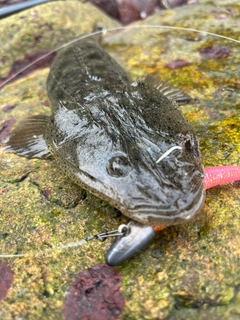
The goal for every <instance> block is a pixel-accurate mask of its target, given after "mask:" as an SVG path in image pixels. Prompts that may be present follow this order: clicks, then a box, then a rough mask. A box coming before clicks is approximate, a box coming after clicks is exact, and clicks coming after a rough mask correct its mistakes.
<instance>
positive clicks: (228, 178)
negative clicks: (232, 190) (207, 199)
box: [203, 166, 240, 190]
mask: <svg viewBox="0 0 240 320" xmlns="http://www.w3.org/2000/svg"><path fill="white" fill-rule="evenodd" d="M204 172H205V176H204V180H203V185H204V189H205V190H207V189H210V188H213V187H216V186H218V185H219V184H223V183H228V182H233V181H237V180H240V166H220V167H209V168H205V169H204Z"/></svg>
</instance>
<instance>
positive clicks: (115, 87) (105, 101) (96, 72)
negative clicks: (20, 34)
mask: <svg viewBox="0 0 240 320" xmlns="http://www.w3.org/2000/svg"><path fill="white" fill-rule="evenodd" d="M47 90H48V97H49V100H50V104H51V108H52V114H51V116H50V117H44V116H38V117H31V118H29V119H27V120H25V122H24V123H23V124H20V125H19V127H18V128H16V129H15V131H13V133H12V135H11V136H10V138H9V139H8V141H7V142H6V146H5V148H6V150H7V151H11V152H15V153H17V154H19V155H22V156H27V157H39V158H47V157H49V156H50V153H51V155H52V156H53V157H54V158H55V159H56V160H57V162H58V164H59V166H60V167H61V168H62V169H63V170H64V171H65V173H66V174H67V175H68V176H69V177H70V178H71V179H72V180H73V181H75V182H76V183H77V184H79V185H80V186H82V187H84V188H85V189H87V190H89V191H90V192H92V193H93V194H95V195H96V196H98V197H100V198H102V199H104V200H107V201H108V202H109V203H110V204H111V205H113V206H114V207H116V208H118V209H119V210H120V211H121V212H122V213H123V214H124V215H126V216H128V217H129V218H132V219H133V220H135V221H138V222H140V223H142V224H155V225H165V226H167V225H173V224H178V223H183V222H187V221H189V219H191V218H192V217H193V216H194V215H195V214H196V213H197V212H198V211H199V210H200V209H201V207H202V204H203V202H204V197H205V192H204V188H203V165H202V159H201V155H200V152H199V146H198V140H197V138H196V136H195V133H194V131H193V129H192V127H191V125H190V123H189V121H188V120H187V119H186V118H185V116H184V115H183V114H182V112H181V111H180V109H179V108H178V103H181V102H185V101H186V100H187V99H188V96H186V95H184V93H183V92H181V91H180V90H178V89H176V88H173V87H171V86H169V85H168V84H166V83H164V82H162V81H161V80H159V79H157V78H155V77H152V76H147V77H146V79H145V81H141V82H140V81H137V82H132V80H131V79H130V77H129V75H128V74H127V73H126V71H125V70H124V69H123V68H122V67H121V66H120V65H119V64H118V63H117V62H116V61H115V60H114V59H113V58H111V57H110V56H109V55H108V54H107V53H106V52H105V51H104V50H103V49H102V48H101V47H100V46H98V45H97V44H96V43H94V42H93V41H90V40H85V41H78V42H76V43H74V44H71V45H69V46H68V47H66V48H64V49H62V50H61V51H60V52H59V53H58V55H57V56H56V58H55V60H54V62H53V64H52V66H51V70H50V73H49V77H48V81H47ZM20 136H21V139H20V138H19V137H20ZM33 136H34V137H35V138H34V139H33ZM175 146H178V147H181V150H175V151H173V152H172V153H170V154H169V155H168V156H166V157H165V158H164V159H162V160H161V161H160V162H158V163H157V160H158V159H159V157H160V156H161V155H162V154H164V153H165V152H167V151H168V150H169V149H170V148H172V147H175ZM179 149H180V148H179ZM49 151H50V153H49Z"/></svg>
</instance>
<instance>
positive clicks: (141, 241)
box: [105, 222, 155, 266]
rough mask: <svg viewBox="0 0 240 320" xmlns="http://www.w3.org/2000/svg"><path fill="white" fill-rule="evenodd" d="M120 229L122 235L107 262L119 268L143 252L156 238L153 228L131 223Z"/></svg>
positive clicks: (106, 259)
mask: <svg viewBox="0 0 240 320" xmlns="http://www.w3.org/2000/svg"><path fill="white" fill-rule="evenodd" d="M123 226H124V229H123V230H119V229H121V227H122V226H120V227H119V228H118V232H119V233H121V234H122V235H119V236H117V238H116V240H114V242H113V243H112V245H111V247H110V249H109V250H108V252H107V254H106V256H105V261H106V263H107V264H108V265H109V266H117V265H119V264H121V263H122V262H124V261H125V260H128V259H130V258H131V257H132V256H134V255H135V254H136V253H137V252H139V251H140V250H142V249H143V248H144V247H145V246H146V245H147V244H149V243H150V242H151V241H152V240H153V238H154V237H155V232H154V230H153V228H152V227H151V226H145V225H141V224H138V223H135V222H130V223H128V225H123Z"/></svg>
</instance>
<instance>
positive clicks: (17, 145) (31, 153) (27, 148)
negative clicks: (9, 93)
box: [3, 115, 51, 159]
mask: <svg viewBox="0 0 240 320" xmlns="http://www.w3.org/2000/svg"><path fill="white" fill-rule="evenodd" d="M48 119H49V117H47V116H42V115H38V116H33V117H30V118H27V119H25V120H23V121H21V122H20V123H19V125H18V126H17V127H16V128H15V129H14V130H13V131H12V132H11V134H10V135H9V136H8V137H7V138H6V139H5V140H4V142H3V147H4V150H5V151H6V152H12V153H15V154H17V155H19V156H22V157H26V158H40V159H47V158H50V157H51V154H50V152H49V150H48V148H47V145H46V142H45V140H44V137H43V135H44V132H45V130H46V125H47V122H48Z"/></svg>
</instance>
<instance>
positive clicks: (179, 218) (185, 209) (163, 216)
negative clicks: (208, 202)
mask: <svg viewBox="0 0 240 320" xmlns="http://www.w3.org/2000/svg"><path fill="white" fill-rule="evenodd" d="M204 200H205V190H204V188H203V185H202V184H201V186H200V187H199V188H198V190H197V192H196V193H195V194H194V197H193V200H192V201H191V202H188V203H186V204H185V205H183V206H181V207H180V208H176V206H173V207H171V206H170V207H168V208H167V207H165V208H160V207H159V206H157V205H151V204H149V205H148V204H146V202H145V204H141V203H138V204H137V205H136V206H134V208H131V209H129V210H127V211H122V212H123V213H124V214H125V215H126V216H128V217H129V218H132V219H133V220H135V221H138V222H140V223H143V224H150V225H158V226H170V225H176V224H181V223H186V222H189V221H190V220H191V219H192V218H193V217H194V216H195V215H196V214H197V213H198V212H199V211H200V210H201V209H202V207H203V204H204Z"/></svg>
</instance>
